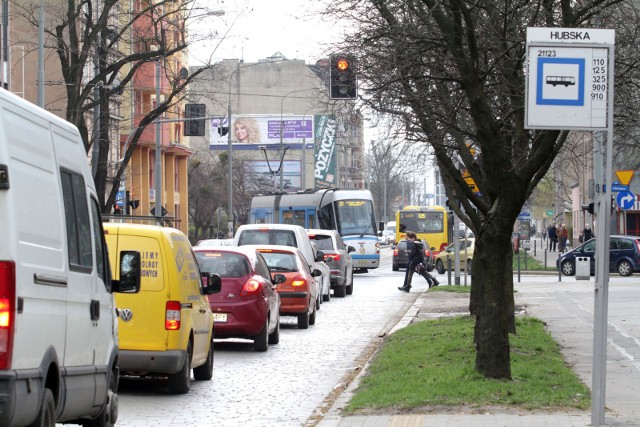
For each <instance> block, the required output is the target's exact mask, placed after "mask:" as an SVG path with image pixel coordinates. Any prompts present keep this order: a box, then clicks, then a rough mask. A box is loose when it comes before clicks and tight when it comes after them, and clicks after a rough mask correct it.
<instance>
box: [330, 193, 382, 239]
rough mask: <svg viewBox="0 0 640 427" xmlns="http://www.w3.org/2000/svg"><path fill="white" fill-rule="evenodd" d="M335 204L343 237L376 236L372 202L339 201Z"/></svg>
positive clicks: (339, 231)
mask: <svg viewBox="0 0 640 427" xmlns="http://www.w3.org/2000/svg"><path fill="white" fill-rule="evenodd" d="M334 203H335V206H336V217H337V220H338V233H340V235H341V236H348V235H352V234H359V235H373V236H375V235H376V224H375V219H374V215H373V203H372V202H371V201H370V200H338V201H336V202H334Z"/></svg>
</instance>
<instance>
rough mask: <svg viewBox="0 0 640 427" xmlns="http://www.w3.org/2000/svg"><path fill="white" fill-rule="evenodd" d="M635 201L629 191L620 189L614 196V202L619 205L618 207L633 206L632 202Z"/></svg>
mask: <svg viewBox="0 0 640 427" xmlns="http://www.w3.org/2000/svg"><path fill="white" fill-rule="evenodd" d="M635 201H636V198H635V197H634V195H633V193H631V192H630V191H621V192H620V193H618V197H616V203H617V204H618V206H619V207H620V209H623V210H627V209H630V208H631V207H632V206H633V203H634V202H635Z"/></svg>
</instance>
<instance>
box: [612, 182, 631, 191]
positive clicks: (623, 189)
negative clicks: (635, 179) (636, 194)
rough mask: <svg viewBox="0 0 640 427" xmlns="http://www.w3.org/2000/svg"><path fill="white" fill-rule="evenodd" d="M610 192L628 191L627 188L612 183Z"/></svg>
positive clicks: (626, 186)
mask: <svg viewBox="0 0 640 427" xmlns="http://www.w3.org/2000/svg"><path fill="white" fill-rule="evenodd" d="M611 191H629V186H628V185H622V184H617V183H615V182H614V183H613V184H611Z"/></svg>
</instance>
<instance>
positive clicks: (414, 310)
mask: <svg viewBox="0 0 640 427" xmlns="http://www.w3.org/2000/svg"><path fill="white" fill-rule="evenodd" d="M426 293H427V292H426V291H422V292H420V295H418V297H417V298H416V300H415V301H414V302H413V304H412V305H411V307H409V309H408V310H407V311H406V313H405V314H404V315H403V316H402V318H401V319H400V320H399V321H398V323H396V324H395V326H393V327H392V328H391V329H390V330H389V332H388V333H387V335H391V334H393V333H394V332H396V331H397V330H399V329H402V328H404V327H406V326H407V325H409V324H410V323H411V322H412V321H413V319H414V318H415V317H416V315H417V314H418V311H420V307H421V306H422V304H423V300H424V298H426ZM377 352H378V350H377V349H376V351H374V352H373V353H372V354H371V356H370V357H369V359H368V360H367V361H366V363H365V365H364V367H363V368H362V370H361V371H360V373H359V374H358V375H357V376H356V377H355V378H354V379H353V381H351V383H350V384H349V385H348V386H347V388H346V389H345V390H344V391H343V392H342V393H341V394H340V396H338V398H337V399H336V400H335V402H333V405H332V406H331V408H330V409H329V410H328V411H327V413H325V414H324V416H323V417H322V419H321V420H320V421H319V422H318V423H317V424H316V427H338V426H339V425H340V421H341V420H342V415H341V414H340V411H341V410H342V409H344V408H345V407H346V406H347V405H348V404H349V400H351V397H352V396H353V394H354V392H355V390H356V388H358V385H360V380H361V379H362V377H363V375H364V374H366V373H367V371H368V370H369V365H370V364H371V361H372V359H373V358H374V356H375V355H376V354H377Z"/></svg>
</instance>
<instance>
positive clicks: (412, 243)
mask: <svg viewBox="0 0 640 427" xmlns="http://www.w3.org/2000/svg"><path fill="white" fill-rule="evenodd" d="M405 236H406V237H405V238H406V240H407V253H408V257H409V259H408V261H407V271H406V272H405V275H404V284H403V285H402V286H399V287H398V289H399V290H401V291H405V292H409V291H410V290H411V281H412V279H413V273H415V272H416V270H417V271H418V274H420V275H421V276H422V277H424V278H425V279H426V280H427V282H428V283H429V287H431V286H438V285H439V283H438V281H437V280H436V279H435V278H434V277H433V276H431V275H430V274H429V273H428V272H427V269H426V267H425V268H424V270H423V269H422V268H421V267H420V265H421V264H422V266H424V265H425V260H424V248H423V247H422V242H419V241H418V236H416V233H414V232H413V231H406V232H405ZM430 279H431V280H430Z"/></svg>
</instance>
